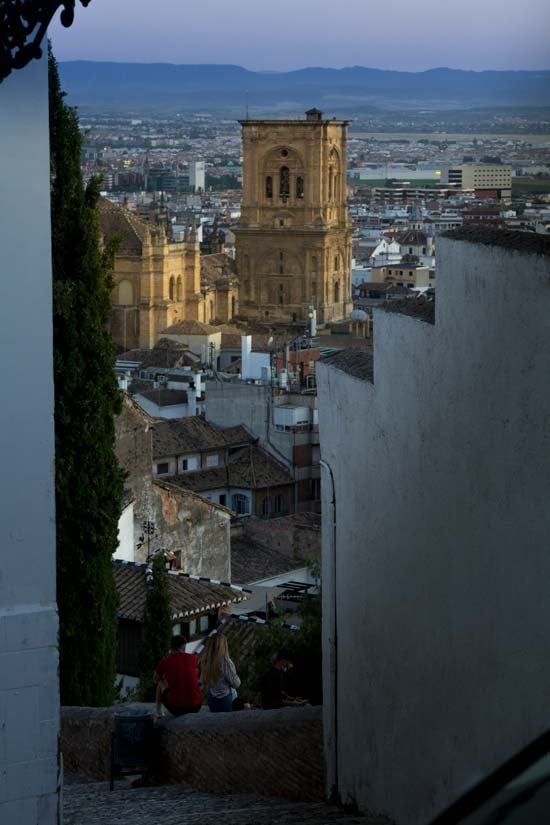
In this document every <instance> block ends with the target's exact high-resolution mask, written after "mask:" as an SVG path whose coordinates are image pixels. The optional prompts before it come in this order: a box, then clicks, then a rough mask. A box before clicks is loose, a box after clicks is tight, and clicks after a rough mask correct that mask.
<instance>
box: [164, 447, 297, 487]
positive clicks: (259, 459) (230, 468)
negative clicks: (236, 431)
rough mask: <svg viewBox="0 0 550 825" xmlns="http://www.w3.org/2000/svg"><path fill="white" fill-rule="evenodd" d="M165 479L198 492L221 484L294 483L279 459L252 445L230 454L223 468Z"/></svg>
mask: <svg viewBox="0 0 550 825" xmlns="http://www.w3.org/2000/svg"><path fill="white" fill-rule="evenodd" d="M163 455H168V453H164V454H163ZM170 455H171V453H170ZM165 478H166V480H168V481H170V482H171V483H173V484H175V485H177V486H179V487H184V488H186V489H188V490H194V491H195V492H197V493H200V492H205V491H207V490H216V489H218V488H220V487H242V488H244V489H248V490H256V489H261V488H262V487H277V486H280V485H284V484H292V483H293V479H292V477H291V475H290V474H289V473H288V472H287V470H286V469H285V468H284V467H283V466H282V465H281V464H279V462H277V461H275V459H274V458H272V457H271V456H270V455H269V454H268V453H266V452H265V451H264V450H262V449H260V448H259V447H257V446H255V445H252V444H250V445H249V446H246V447H243V448H242V449H241V450H239V451H238V452H237V453H235V454H233V455H231V456H229V460H228V463H227V465H225V466H223V467H211V468H208V469H204V470H197V471H196V472H191V473H183V474H182V475H177V476H169V477H165Z"/></svg>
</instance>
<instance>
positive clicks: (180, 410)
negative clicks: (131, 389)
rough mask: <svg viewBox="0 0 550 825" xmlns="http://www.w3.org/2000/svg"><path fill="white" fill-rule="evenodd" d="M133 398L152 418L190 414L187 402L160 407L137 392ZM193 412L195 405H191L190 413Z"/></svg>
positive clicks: (185, 416)
mask: <svg viewBox="0 0 550 825" xmlns="http://www.w3.org/2000/svg"><path fill="white" fill-rule="evenodd" d="M134 400H135V401H136V403H137V404H139V406H140V407H141V408H142V410H145V412H146V413H147V414H148V415H152V416H153V417H154V418H187V417H188V416H189V415H191V412H190V410H189V404H170V405H168V406H164V407H161V406H159V405H158V404H155V403H154V401H151V400H150V399H149V398H144V397H143V396H142V395H140V394H139V393H137V394H136V395H135V396H134ZM195 412H196V405H193V413H192V414H193V415H194V414H195Z"/></svg>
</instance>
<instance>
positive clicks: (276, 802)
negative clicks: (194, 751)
mask: <svg viewBox="0 0 550 825" xmlns="http://www.w3.org/2000/svg"><path fill="white" fill-rule="evenodd" d="M63 803H64V804H63V810H64V818H63V823H64V825H205V823H207V822H223V825H378V823H381V820H379V819H378V818H371V817H361V816H354V815H350V814H346V813H345V812H344V811H342V810H340V809H339V808H336V807H332V806H328V805H323V804H321V803H319V804H317V803H311V802H288V801H285V800H281V799H273V798H267V797H262V796H251V795H241V794H235V795H217V794H207V793H202V792H200V791H195V790H193V789H192V788H188V787H185V786H181V785H164V786H161V787H154V788H131V787H130V785H129V783H127V782H124V781H120V782H117V783H116V785H115V790H114V791H113V792H112V793H111V792H110V791H109V786H108V783H106V782H101V783H78V782H69V784H67V785H66V786H65V788H64V791H63Z"/></svg>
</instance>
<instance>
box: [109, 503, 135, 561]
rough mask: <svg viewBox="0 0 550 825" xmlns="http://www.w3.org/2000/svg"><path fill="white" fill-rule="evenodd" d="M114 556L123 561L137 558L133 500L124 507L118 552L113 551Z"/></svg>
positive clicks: (119, 526)
mask: <svg viewBox="0 0 550 825" xmlns="http://www.w3.org/2000/svg"><path fill="white" fill-rule="evenodd" d="M113 558H114V559H120V560H121V561H135V560H136V543H135V539H134V502H133V501H131V502H130V503H129V504H128V505H127V506H126V507H125V508H124V510H123V511H122V513H121V516H120V518H119V520H118V547H117V549H116V552H115V553H113Z"/></svg>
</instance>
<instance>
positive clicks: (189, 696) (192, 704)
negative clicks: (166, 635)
mask: <svg viewBox="0 0 550 825" xmlns="http://www.w3.org/2000/svg"><path fill="white" fill-rule="evenodd" d="M170 647H171V651H170V654H169V655H168V656H165V657H164V658H163V659H161V660H160V662H159V663H158V665H157V667H156V669H155V679H156V681H158V682H159V683H160V685H161V688H162V694H161V696H162V704H163V705H164V707H165V708H166V710H168V711H169V712H170V713H171V714H172V716H183V715H184V714H185V713H198V711H199V710H200V709H201V706H202V693H201V691H200V689H199V675H198V660H197V657H196V656H195V655H194V654H193V653H186V652H185V639H184V638H183V636H172V641H171V643H170Z"/></svg>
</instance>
